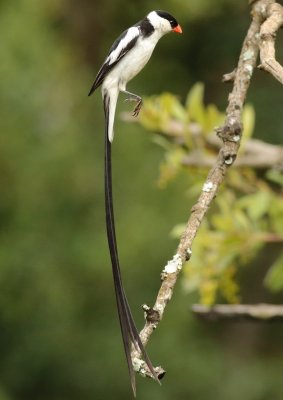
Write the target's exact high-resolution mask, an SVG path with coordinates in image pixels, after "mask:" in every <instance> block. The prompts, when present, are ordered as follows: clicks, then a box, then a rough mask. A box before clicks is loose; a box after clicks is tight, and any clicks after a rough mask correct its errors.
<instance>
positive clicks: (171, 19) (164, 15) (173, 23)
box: [155, 10, 179, 29]
mask: <svg viewBox="0 0 283 400" xmlns="http://www.w3.org/2000/svg"><path fill="white" fill-rule="evenodd" d="M155 12H156V14H158V15H159V17H161V18H164V19H167V20H168V21H169V22H170V25H171V27H172V29H174V28H176V26H178V25H179V24H178V22H177V21H176V19H175V18H174V17H173V16H172V15H171V14H169V13H168V12H166V11H162V10H156V11H155Z"/></svg>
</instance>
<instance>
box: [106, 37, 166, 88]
mask: <svg viewBox="0 0 283 400" xmlns="http://www.w3.org/2000/svg"><path fill="white" fill-rule="evenodd" d="M158 40H159V37H158V36H157V35H154V34H153V35H151V36H150V37H149V38H145V39H143V38H139V39H138V40H137V42H136V44H135V46H134V47H133V48H132V49H131V50H130V51H129V52H128V53H127V54H126V55H125V56H124V57H123V58H122V59H121V60H120V61H119V62H118V64H117V65H116V66H115V67H114V68H113V69H112V71H111V72H109V74H108V75H107V77H106V78H105V80H104V82H103V86H104V87H107V88H109V87H112V86H117V85H118V86H119V89H120V90H125V89H126V85H127V83H128V82H129V81H130V80H131V79H133V78H134V77H135V76H136V75H137V74H138V73H139V72H140V71H141V70H142V69H143V67H144V66H145V65H146V63H147V62H148V60H149V59H150V56H151V54H152V52H153V50H154V48H155V46H156V44H157V42H158Z"/></svg>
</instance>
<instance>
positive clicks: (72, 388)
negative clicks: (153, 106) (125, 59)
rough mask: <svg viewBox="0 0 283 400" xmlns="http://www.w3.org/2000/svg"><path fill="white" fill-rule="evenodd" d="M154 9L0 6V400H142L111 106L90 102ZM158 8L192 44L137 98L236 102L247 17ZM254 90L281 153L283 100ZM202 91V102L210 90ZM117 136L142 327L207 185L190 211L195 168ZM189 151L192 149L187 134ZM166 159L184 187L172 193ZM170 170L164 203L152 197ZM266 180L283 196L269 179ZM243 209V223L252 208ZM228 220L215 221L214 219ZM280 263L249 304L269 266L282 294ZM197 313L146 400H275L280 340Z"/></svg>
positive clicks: (157, 352)
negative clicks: (120, 39) (132, 343)
mask: <svg viewBox="0 0 283 400" xmlns="http://www.w3.org/2000/svg"><path fill="white" fill-rule="evenodd" d="M152 7H153V5H152V2H151V1H149V0H145V1H142V2H139V3H135V2H129V1H128V0H118V1H116V2H113V1H110V0H105V1H104V2H100V1H93V0H83V1H81V2H76V1H72V0H62V1H61V2H57V1H55V0H51V1H48V2H40V1H37V0H18V1H17V2H12V1H8V0H2V1H1V2H0V33H1V41H0V48H1V63H0V76H1V80H0V106H1V107H0V113H1V115H0V126H1V135H0V144H1V146H0V185H1V197H0V217H1V219H0V221H1V227H0V352H1V359H0V399H1V400H24V399H29V400H33V399H41V400H57V399H58V400H59V399H60V400H64V399H68V400H72V399H76V400H78V399H85V400H87V399H93V398H95V399H104V398H115V399H119V398H121V399H125V398H130V396H131V391H130V386H129V382H128V377H127V368H126V363H125V360H124V354H123V349H122V343H121V338H120V333H119V324H118V321H117V316H116V311H115V302H114V294H113V286H112V281H111V269H110V261H109V256H108V250H107V244H106V239H105V227H104V209H103V113H102V106H101V99H100V94H97V95H96V96H94V97H93V98H91V99H88V98H87V93H88V89H89V87H90V85H91V81H92V79H93V78H94V75H95V71H97V69H98V68H99V61H102V59H103V57H104V56H105V53H106V52H107V50H108V48H109V46H110V45H111V43H112V41H113V39H114V38H115V37H116V36H117V35H118V34H119V33H120V32H121V31H122V30H123V29H125V27H127V26H129V25H130V24H132V23H133V21H136V20H138V19H140V18H141V16H142V15H145V14H146V13H147V12H148V10H150V9H151V8H152ZM154 8H157V9H158V8H166V9H168V10H170V11H171V12H172V13H173V14H175V15H176V17H177V18H178V19H179V20H180V23H181V25H182V26H183V27H184V35H183V38H181V39H180V38H178V40H177V39H176V36H174V35H171V36H168V37H167V38H166V40H165V39H164V40H163V41H162V42H161V43H160V46H158V48H157V49H156V52H155V55H154V57H153V58H152V60H151V63H150V64H149V65H148V67H147V68H146V69H145V70H144V71H143V72H142V74H140V75H139V77H137V79H136V80H135V81H134V82H133V83H131V86H133V87H135V89H134V90H135V91H136V92H140V93H142V94H143V93H145V94H152V93H158V92H159V91H161V90H168V91H172V92H175V93H180V96H184V95H185V94H186V93H187V91H188V88H189V87H190V86H192V84H193V82H195V81H196V80H197V79H201V80H202V81H205V82H206V84H207V91H206V93H207V94H206V95H207V98H208V99H209V100H210V101H211V102H213V103H216V104H217V103H221V102H224V99H226V94H227V93H225V90H222V88H221V90H220V89H219V88H220V87H221V86H220V85H219V84H218V81H219V77H220V75H221V74H222V73H223V72H227V71H228V70H229V69H233V68H234V65H235V60H236V59H237V54H238V52H239V48H240V43H241V40H242V37H243V34H244V32H245V29H246V27H247V20H248V12H247V6H246V1H238V0H233V1H231V0H221V1H218V2H209V1H205V0H201V1H200V0H198V1H190V2H188V3H186V2H181V1H178V2H176V1H173V0H166V1H156V2H155V3H154ZM227 13H229V15H230V16H231V18H227ZM204 27H205V29H204ZM200 32H201V33H202V34H201V35H200ZM220 36H221V37H222V38H226V39H225V40H219V37H220ZM279 51H280V49H279ZM168 54H170V57H169V58H168ZM212 54H213V55H214V56H213V57H212ZM91 63H92V64H93V65H92V64H91ZM217 63H218V64H217ZM94 65H95V67H94ZM160 66H162V74H161V73H160ZM172 71H174V73H172ZM256 79H257V81H256V83H255V84H254V86H253V87H254V88H255V89H252V90H254V92H253V91H251V97H252V99H251V100H252V102H253V104H255V108H256V110H257V121H258V120H260V123H259V124H258V129H257V130H256V132H257V133H258V134H259V135H260V136H262V137H267V135H270V134H271V133H270V131H271V129H270V126H272V130H273V136H272V138H271V137H270V140H273V141H274V142H276V141H277V142H278V138H279V134H280V132H281V127H282V125H281V126H280V124H281V120H280V117H281V115H280V110H281V102H280V101H279V100H281V97H280V96H281V89H278V86H279V85H277V84H276V85H275V84H274V83H273V82H272V81H271V79H269V78H267V77H263V78H262V75H260V77H259V76H258V77H257V78H256ZM273 85H274V86H273ZM196 90H199V92H200V93H199V94H198V96H199V97H200V98H201V91H202V90H203V89H202V88H201V87H200V86H199V87H196ZM195 96H196V95H195ZM267 97H268V101H267V100H266V99H267ZM212 99H213V100H212ZM162 101H163V100H162ZM164 101H165V103H167V102H168V103H170V102H171V103H172V104H173V105H174V104H175V105H174V107H173V108H174V118H176V119H178V120H182V118H185V117H186V116H187V114H188V113H187V110H186V109H185V110H184V107H183V106H182V105H180V104H181V103H180V102H179V99H178V98H177V99H176V98H175V97H173V96H172V95H170V94H167V100H166V99H165V98H164ZM191 101H192V100H191ZM182 104H183V102H182ZM122 107H123V109H125V105H120V108H119V110H121V108H122ZM168 107H169V108H170V107H172V105H169V106H168ZM189 107H192V106H191V105H190V106H189ZM258 108H259V109H260V110H262V111H261V112H260V111H258ZM119 110H118V114H119ZM208 110H210V111H208ZM217 110H218V109H217V108H216V106H207V107H205V111H204V115H205V118H206V122H205V126H206V130H207V132H208V131H209V129H210V127H211V126H212V122H211V121H210V118H211V119H212V120H214V119H215V118H216V116H218V117H219V119H221V118H222V114H221V113H219V112H218V111H217ZM208 114H209V116H208ZM200 117H201V115H200ZM156 118H158V113H157V114H156ZM149 121H150V119H149ZM249 121H250V122H251V117H249ZM275 121H276V123H275ZM202 125H203V124H202ZM196 127H197V126H196ZM165 128H166V124H164V126H163V129H165ZM154 129H155V128H154ZM182 129H183V128H182ZM251 129H252V127H251ZM171 131H172V129H171V128H170V129H167V131H166V134H169V133H170V132H171ZM116 133H117V135H116V138H117V139H116V140H115V143H114V149H113V157H114V160H113V162H114V166H115V168H114V195H115V196H114V197H115V213H116V219H117V233H118V244H119V250H120V254H121V260H122V267H123V272H124V280H125V284H126V288H127V292H128V293H129V300H130V303H131V305H132V307H133V312H134V314H136V319H137V322H138V325H139V326H141V324H142V315H141V312H140V310H139V305H140V304H143V303H144V302H148V303H149V304H152V302H153V301H154V296H155V294H156V290H157V289H158V276H159V273H160V271H161V269H162V265H164V263H165V262H166V260H167V259H169V258H171V256H172V254H173V252H174V248H175V245H176V242H174V241H173V240H172V238H170V236H169V234H168V233H169V232H170V230H171V228H172V227H173V226H174V225H176V222H177V221H184V220H185V218H186V216H187V214H188V209H189V207H190V205H191V204H192V203H193V201H194V199H195V196H196V195H197V193H198V191H199V190H200V189H201V185H202V182H203V177H204V172H203V171H199V170H195V171H194V174H195V185H194V187H191V188H190V190H189V192H188V191H187V192H186V194H185V197H184V187H185V188H188V187H189V183H190V181H189V180H188V179H189V178H188V174H178V173H177V172H178V169H179V168H180V161H179V160H180V157H183V154H184V150H183V149H180V146H179V145H176V147H175V149H174V151H175V152H176V155H175V154H174V151H173V147H172V146H173V144H172V143H171V142H170V141H169V143H168V140H167V138H166V137H165V138H164V136H160V135H158V136H157V138H156V140H157V141H158V142H159V144H162V145H163V146H164V147H165V150H166V148H167V146H169V147H170V148H168V150H166V152H165V158H166V159H165V161H163V159H164V150H163V149H161V148H160V146H153V145H152V143H151V141H149V140H148V136H147V135H146V134H145V130H144V128H142V127H139V126H137V125H129V124H125V123H124V122H121V121H120V120H119V118H117V120H116ZM186 141H187V143H186V146H188V145H189V144H190V143H191V138H190V135H189V132H186ZM199 146H201V143H200V144H199ZM200 148H201V147H200ZM178 154H179V155H178ZM177 155H178V156H177ZM170 157H171V158H172V161H171V163H172V167H171V171H172V178H174V179H173V180H172V182H171V183H170V185H168V179H169V178H170V177H169V173H168V168H169V164H170V162H169V161H168V160H169V159H170ZM167 158H168V159H167ZM160 163H162V165H163V166H161V171H162V168H163V169H164V171H163V175H162V174H161V175H160V177H161V178H160V179H159V183H160V185H161V186H163V187H165V188H164V191H160V190H159V189H158V188H157V187H156V185H155V182H156V179H157V175H158V172H157V171H158V166H159V164H160ZM176 173H177V174H176ZM231 174H232V171H231ZM231 179H232V178H231ZM246 179H247V182H249V179H248V177H247V178H246ZM250 179H254V178H250ZM269 179H272V180H273V182H274V183H275V184H276V185H278V182H280V176H278V175H276V174H275V173H274V172H272V171H270V172H269ZM268 190H269V189H268V186H266V192H267V196H269V195H270V194H269V192H268ZM252 194H253V193H250V195H252ZM271 195H272V193H271ZM189 196H190V197H191V198H189ZM226 196H228V197H229V196H230V197H231V196H232V197H233V192H232V194H228V195H226ZM219 198H220V196H219ZM223 198H224V197H223ZM261 201H262V202H263V203H264V204H265V202H267V200H266V199H265V200H264V199H261ZM242 207H243V208H242V210H243V211H242V212H243V213H245V214H246V213H248V211H247V210H248V208H249V205H243V206H242ZM251 208H252V207H251ZM261 208H262V210H263V208H264V206H263V205H262V206H261ZM221 212H222V211H221V206H220V205H217V208H216V209H215V215H218V214H217V213H219V215H220V216H221ZM253 212H254V211H252V213H253ZM262 212H263V211H261V213H262ZM213 223H214V224H217V223H216V222H213ZM277 223H278V226H280V221H279V220H278V222H277ZM210 224H212V222H210ZM281 226H282V225H281ZM149 227H150V229H149ZM204 229H205V226H204ZM204 233H205V232H204ZM207 233H208V231H207ZM200 240H201V236H200ZM195 245H196V246H197V242H196V244H195ZM220 245H221V243H220ZM263 250H264V249H263ZM195 253H196V249H194V254H195ZM274 254H275V255H276V257H273V255H274ZM277 255H278V250H277V248H276V249H275V250H274V251H273V252H272V257H271V256H270V252H268V251H264V252H263V253H261V257H260V260H257V262H256V266H257V268H250V269H249V270H248V269H247V273H246V274H245V275H244V276H242V280H241V282H240V283H241V288H242V291H243V292H244V296H246V298H248V296H250V297H249V298H253V299H256V301H258V300H264V299H266V296H269V294H268V293H267V292H265V291H264V289H263V288H262V279H259V278H261V276H260V274H261V272H262V271H263V272H264V273H263V275H265V274H266V265H268V266H269V265H270V258H272V260H273V261H274V263H275V264H274V267H273V269H272V270H270V271H269V272H268V275H267V277H266V282H267V284H268V285H269V286H272V287H273V288H275V289H276V288H277V287H276V284H277V282H278V281H277V278H276V276H277V274H280V267H278V266H277V265H278V263H279V260H280V258H278V257H277ZM266 260H267V261H266ZM248 271H252V274H251V275H252V276H251V277H249V272H248ZM272 271H273V272H272ZM278 271H279V272H278ZM233 273H234V270H233V269H229V268H227V275H224V277H225V279H226V281H227V282H228V283H229V285H231V282H234V280H233ZM223 279H224V278H223ZM185 281H186V276H185ZM257 281H260V284H259V285H256V282H257ZM274 282H275V283H274ZM224 284H225V282H224V283H222V285H224ZM229 285H228V286H229ZM278 289H279V287H278ZM229 292H231V289H229ZM245 293H246V294H245ZM247 293H248V294H247ZM277 296H278V297H275V300H277V301H282V297H280V294H278V295H277ZM268 298H269V297H268ZM195 299H196V297H195V295H194V294H192V295H190V296H187V295H184V292H182V291H180V290H178V289H176V291H175V295H174V299H173V300H172V304H170V306H169V307H168V311H167V313H166V316H165V318H164V320H163V322H162V324H161V326H160V328H159V329H158V332H157V334H156V336H155V338H153V341H152V343H151V345H150V348H149V353H150V355H151V358H152V360H153V362H156V363H161V364H162V365H164V366H165V368H166V369H167V370H168V376H166V379H165V381H164V384H163V385H162V387H161V388H160V387H159V386H158V385H156V384H155V383H154V382H149V381H145V380H142V379H138V380H139V382H138V396H139V398H140V399H151V398H155V399H156V400H158V399H162V400H166V399H172V398H178V399H187V398H188V397H192V398H194V399H195V400H202V399H207V397H211V396H212V395H211V393H212V392H213V396H214V397H215V398H217V399H219V400H222V399H223V400H224V399H225V400H227V399H229V400H234V399H235V400H236V399H238V398H243V399H245V400H264V399H266V398H272V399H273V400H277V399H280V398H281V397H282V395H281V394H282V377H281V375H282V374H281V371H282V367H283V364H282V349H281V348H279V347H278V345H277V343H279V341H280V338H281V336H282V329H281V328H280V327H276V328H275V327H267V326H264V327H262V326H254V325H242V326H239V325H237V324H232V325H229V326H227V325H225V326H224V325H221V326H219V325H210V326H208V325H202V324H199V323H198V322H197V321H195V320H194V319H193V318H192V317H191V316H190V314H188V309H189V304H191V302H192V301H194V300H195ZM272 299H273V298H272ZM280 329H281V330H280ZM224 378H225V379H224Z"/></svg>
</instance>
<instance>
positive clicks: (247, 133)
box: [242, 104, 255, 139]
mask: <svg viewBox="0 0 283 400" xmlns="http://www.w3.org/2000/svg"><path fill="white" fill-rule="evenodd" d="M242 120H243V137H244V138H246V139H249V138H250V137H251V136H252V134H253V131H254V127H255V109H254V107H253V106H252V105H251V104H246V105H245V107H244V109H243V117H242Z"/></svg>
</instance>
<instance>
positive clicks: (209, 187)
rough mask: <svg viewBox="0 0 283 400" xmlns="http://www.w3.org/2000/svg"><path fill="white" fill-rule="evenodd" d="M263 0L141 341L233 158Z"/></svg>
mask: <svg viewBox="0 0 283 400" xmlns="http://www.w3.org/2000/svg"><path fill="white" fill-rule="evenodd" d="M266 1H267V0H258V1H257V2H255V3H254V4H252V21H251V25H250V27H249V30H248V32H247V35H246V38H245V40H244V43H243V46H242V50H241V54H240V57H239V62H238V66H237V69H236V72H235V76H234V82H233V89H232V92H231V93H230V94H229V98H228V107H227V110H226V120H225V123H224V125H223V126H222V127H221V128H219V129H218V130H217V134H218V136H219V137H220V138H221V139H222V141H223V145H222V147H221V149H220V151H219V154H218V158H217V161H216V163H215V165H214V166H213V168H212V169H211V170H210V172H209V174H208V177H207V179H206V181H205V183H204V185H203V189H202V193H201V194H200V197H199V199H198V201H197V203H196V204H195V205H194V206H193V207H192V210H191V215H190V218H189V220H188V223H187V226H186V229H185V231H184V233H183V235H182V237H181V240H180V243H179V246H178V248H177V252H176V254H175V255H174V256H173V258H172V259H171V260H170V261H169V262H168V263H167V265H166V266H165V267H164V269H163V271H162V274H161V280H162V283H161V287H160V289H159V292H158V295H157V298H156V301H155V304H154V306H153V308H150V307H148V306H146V310H145V313H146V323H145V326H144V328H143V329H142V331H141V332H140V337H141V340H142V342H143V344H144V345H146V344H147V342H148V341H149V338H150V336H151V335H152V333H153V331H154V330H155V329H156V327H157V326H158V324H159V322H160V321H161V319H162V317H163V313H164V310H165V308H166V305H167V304H168V302H169V300H170V299H171V297H172V294H173V289H174V286H175V284H176V281H177V277H178V275H179V272H180V271H181V269H182V267H183V265H184V263H185V262H186V261H188V260H189V259H190V257H191V247H192V243H193V240H194V238H195V236H196V234H197V231H198V229H199V226H200V224H201V222H202V220H203V218H204V216H205V214H206V212H207V210H208V208H209V206H210V204H211V202H212V200H213V199H214V197H215V196H216V193H217V191H218V188H219V186H220V185H221V183H222V181H223V179H224V176H225V174H226V172H227V170H228V168H229V167H230V166H231V165H232V164H233V162H234V161H235V159H236V156H237V152H238V149H239V145H240V141H241V134H242V123H241V115H242V109H243V105H244V101H245V98H246V94H247V90H248V87H249V84H250V80H251V77H252V73H253V70H254V68H255V65H256V61H257V56H258V39H257V38H258V35H259V31H260V25H261V22H262V14H261V11H262V8H263V6H265V4H266ZM132 359H133V364H134V366H135V369H136V371H137V372H140V373H142V374H143V375H148V376H151V375H150V373H149V372H148V371H146V366H145V364H144V363H142V362H141V358H140V353H139V352H138V351H136V350H135V349H133V351H132ZM139 361H140V362H139Z"/></svg>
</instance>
